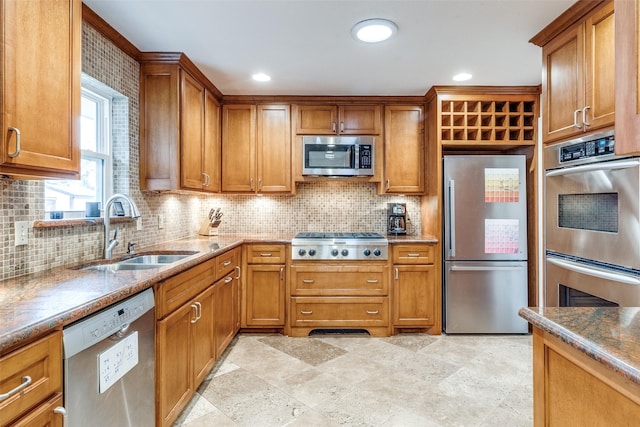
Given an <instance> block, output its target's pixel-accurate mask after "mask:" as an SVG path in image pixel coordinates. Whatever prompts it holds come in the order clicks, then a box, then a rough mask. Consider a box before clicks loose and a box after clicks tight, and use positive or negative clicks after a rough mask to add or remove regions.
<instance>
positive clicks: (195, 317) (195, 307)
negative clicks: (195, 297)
mask: <svg viewBox="0 0 640 427" xmlns="http://www.w3.org/2000/svg"><path fill="white" fill-rule="evenodd" d="M191 308H192V309H193V311H194V316H193V319H191V323H196V322H197V321H198V306H197V305H195V304H191Z"/></svg>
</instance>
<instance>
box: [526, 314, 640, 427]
mask: <svg viewBox="0 0 640 427" xmlns="http://www.w3.org/2000/svg"><path fill="white" fill-rule="evenodd" d="M638 311H639V309H638V308H632V307H625V308H623V307H620V308H617V307H616V308H613V307H598V308H593V307H581V308H573V307H547V308H530V309H528V308H523V309H521V310H520V315H521V316H522V317H524V318H525V319H526V320H528V321H529V322H530V323H531V324H532V325H533V326H534V328H533V399H534V413H533V418H534V425H535V426H536V427H538V426H540V427H542V426H568V425H576V426H578V425H580V426H582V425H590V426H607V427H613V426H636V425H640V356H639V355H638V351H637V349H638V345H639V344H640V342H639V340H638V337H639V336H640V317H639V316H638Z"/></svg>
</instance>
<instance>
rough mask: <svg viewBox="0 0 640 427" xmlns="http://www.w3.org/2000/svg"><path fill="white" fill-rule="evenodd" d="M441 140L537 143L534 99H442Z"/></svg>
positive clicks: (445, 142) (445, 141)
mask: <svg viewBox="0 0 640 427" xmlns="http://www.w3.org/2000/svg"><path fill="white" fill-rule="evenodd" d="M440 107H441V111H440V132H441V133H440V140H441V142H442V143H443V144H448V143H454V144H455V143H465V144H468V143H473V142H478V143H483V142H486V143H495V142H498V143H499V142H507V143H520V144H525V145H527V144H535V141H536V124H537V123H536V121H537V117H538V114H537V108H538V104H537V102H536V101H535V100H518V101H514V100H491V101H482V100H473V101H471V100H450V99H445V100H441V105H440Z"/></svg>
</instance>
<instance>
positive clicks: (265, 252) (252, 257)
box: [247, 245, 287, 264]
mask: <svg viewBox="0 0 640 427" xmlns="http://www.w3.org/2000/svg"><path fill="white" fill-rule="evenodd" d="M286 258H287V256H286V253H285V245H249V246H247V263H248V264H283V263H284V262H285V261H286Z"/></svg>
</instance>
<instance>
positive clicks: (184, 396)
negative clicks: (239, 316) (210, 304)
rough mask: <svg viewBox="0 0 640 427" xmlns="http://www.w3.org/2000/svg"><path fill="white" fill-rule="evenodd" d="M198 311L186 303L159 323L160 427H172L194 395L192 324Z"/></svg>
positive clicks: (157, 367) (158, 416) (158, 414)
mask: <svg viewBox="0 0 640 427" xmlns="http://www.w3.org/2000/svg"><path fill="white" fill-rule="evenodd" d="M195 318H196V308H195V305H193V304H192V303H187V304H185V305H183V306H182V307H181V308H179V309H178V310H176V311H175V312H173V313H172V314H170V315H169V316H167V317H166V318H165V319H164V320H161V321H159V322H157V324H156V328H157V329H156V405H158V406H157V408H156V416H157V422H156V425H157V426H170V425H171V423H172V422H173V421H174V420H175V419H176V418H177V417H178V415H179V414H180V412H181V411H182V409H183V408H184V407H185V406H186V405H187V403H189V399H190V398H191V396H192V395H193V392H194V389H193V387H194V385H193V375H192V369H191V363H192V361H191V347H192V344H191V341H192V335H191V322H192V321H193V320H195Z"/></svg>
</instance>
